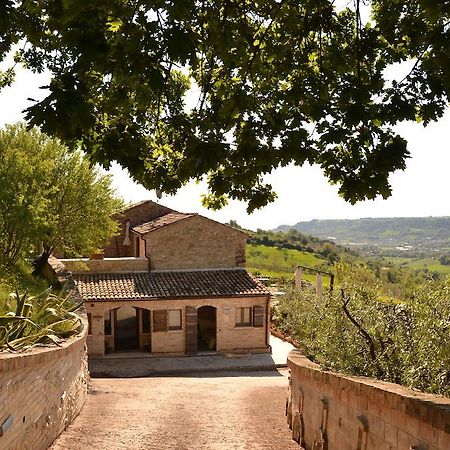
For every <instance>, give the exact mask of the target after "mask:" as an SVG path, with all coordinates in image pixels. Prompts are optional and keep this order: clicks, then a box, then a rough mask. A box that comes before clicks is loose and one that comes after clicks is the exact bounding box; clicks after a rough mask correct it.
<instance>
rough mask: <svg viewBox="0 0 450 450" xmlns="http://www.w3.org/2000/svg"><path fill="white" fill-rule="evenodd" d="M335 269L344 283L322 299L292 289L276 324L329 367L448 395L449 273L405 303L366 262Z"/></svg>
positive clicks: (281, 305)
mask: <svg viewBox="0 0 450 450" xmlns="http://www.w3.org/2000/svg"><path fill="white" fill-rule="evenodd" d="M336 272H337V285H338V289H337V290H335V292H334V293H333V294H332V295H325V296H324V298H323V299H322V300H319V299H318V298H317V297H316V295H315V293H314V292H312V291H311V292H309V291H308V290H295V289H290V290H289V291H288V293H287V295H286V296H285V297H284V298H282V299H281V300H280V302H279V303H278V305H277V307H276V309H275V311H274V313H273V314H274V317H273V319H274V322H275V324H276V326H277V327H279V328H281V329H283V330H284V331H285V332H287V333H289V334H291V335H292V336H293V337H294V338H295V339H296V340H297V341H299V342H300V343H301V345H302V346H303V351H304V352H305V354H306V355H307V356H308V357H310V358H311V359H313V360H315V361H316V362H318V363H319V364H321V365H323V366H324V367H326V368H327V369H331V370H336V371H342V372H345V373H349V374H354V375H364V376H369V377H376V378H380V379H383V380H386V381H392V382H394V383H400V384H403V385H406V386H410V387H415V388H418V389H420V390H422V391H427V392H434V393H437V394H443V395H450V387H449V386H450V339H449V330H450V321H449V317H450V279H448V278H447V279H446V280H442V281H439V282H434V281H426V282H424V283H422V284H421V285H420V286H417V287H416V288H415V290H414V292H413V294H412V295H411V297H410V298H409V299H408V300H407V301H401V302H400V301H398V300H397V299H394V298H393V297H392V296H390V295H389V291H387V290H386V288H385V286H383V283H382V281H381V280H380V278H378V277H377V276H376V275H375V274H374V272H372V271H370V270H368V269H367V268H366V267H363V266H350V265H346V264H338V265H337V267H336ZM288 289H289V288H288Z"/></svg>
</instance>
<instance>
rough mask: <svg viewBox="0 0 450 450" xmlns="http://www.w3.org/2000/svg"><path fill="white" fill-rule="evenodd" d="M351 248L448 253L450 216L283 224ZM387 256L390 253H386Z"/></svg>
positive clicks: (279, 228) (449, 248) (449, 245)
mask: <svg viewBox="0 0 450 450" xmlns="http://www.w3.org/2000/svg"><path fill="white" fill-rule="evenodd" d="M292 228H294V229H295V230H298V231H299V232H301V233H307V234H312V235H314V236H318V237H319V238H322V239H329V240H333V241H334V242H336V243H337V244H340V245H345V246H349V247H351V248H364V247H368V248H370V247H375V248H377V247H378V248H382V249H384V250H385V251H386V250H389V249H390V250H392V251H393V252H392V254H393V255H394V254H395V253H396V251H397V253H398V252H423V253H424V254H429V253H432V252H448V251H449V250H450V217H393V218H365V219H355V220H311V221H309V222H298V223H297V224H295V225H292V226H289V225H281V226H279V227H278V228H277V229H276V231H288V230H289V229H292ZM385 251H384V252H383V253H386V252H385Z"/></svg>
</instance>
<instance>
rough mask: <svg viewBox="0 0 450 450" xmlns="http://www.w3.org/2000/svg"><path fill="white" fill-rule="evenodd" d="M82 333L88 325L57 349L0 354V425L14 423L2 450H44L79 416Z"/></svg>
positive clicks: (83, 387) (84, 374) (0, 439)
mask: <svg viewBox="0 0 450 450" xmlns="http://www.w3.org/2000/svg"><path fill="white" fill-rule="evenodd" d="M84 322H85V324H86V320H85V319H84ZM86 333H87V325H86V326H85V330H84V331H83V334H82V335H81V336H79V337H77V338H74V339H71V340H69V341H67V342H66V343H64V344H62V346H61V347H54V348H41V349H34V350H32V351H30V352H25V353H19V354H6V353H0V374H1V375H0V426H1V425H2V424H3V423H4V421H5V420H7V419H8V417H12V420H13V422H12V426H11V427H10V428H9V429H8V430H7V431H6V432H5V433H4V435H3V436H0V448H1V449H2V450H13V449H14V450H41V449H42V450H44V449H46V448H48V446H49V445H50V444H51V443H52V442H53V440H54V439H55V438H56V437H57V436H59V434H60V433H61V432H62V431H63V430H64V429H65V428H66V427H67V426H68V425H69V424H70V423H71V422H72V421H73V419H74V418H75V417H76V416H77V415H78V413H79V411H80V409H81V407H82V406H83V404H84V401H85V399H86V395H87V382H88V369H87V353H86ZM0 434H1V432H0Z"/></svg>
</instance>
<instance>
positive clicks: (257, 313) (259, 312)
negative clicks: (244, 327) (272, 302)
mask: <svg viewBox="0 0 450 450" xmlns="http://www.w3.org/2000/svg"><path fill="white" fill-rule="evenodd" d="M253 326H254V327H263V326H264V306H254V307H253Z"/></svg>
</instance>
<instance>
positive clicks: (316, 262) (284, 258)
mask: <svg viewBox="0 0 450 450" xmlns="http://www.w3.org/2000/svg"><path fill="white" fill-rule="evenodd" d="M326 263H327V260H326V259H322V258H318V257H317V256H316V255H315V254H313V253H307V252H301V251H299V250H292V249H280V248H278V247H267V246H264V245H255V244H250V245H247V269H248V270H249V271H250V272H251V273H253V274H257V275H261V276H265V277H270V278H285V279H291V280H293V279H294V272H295V269H296V267H297V266H299V265H300V266H306V267H311V268H319V267H323V266H324V265H326ZM325 270H327V269H325ZM302 278H303V279H304V280H307V281H309V282H311V283H315V281H316V275H315V274H313V273H307V272H305V271H303V275H302ZM323 284H324V286H328V285H329V284H330V280H329V277H327V276H324V277H323Z"/></svg>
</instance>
